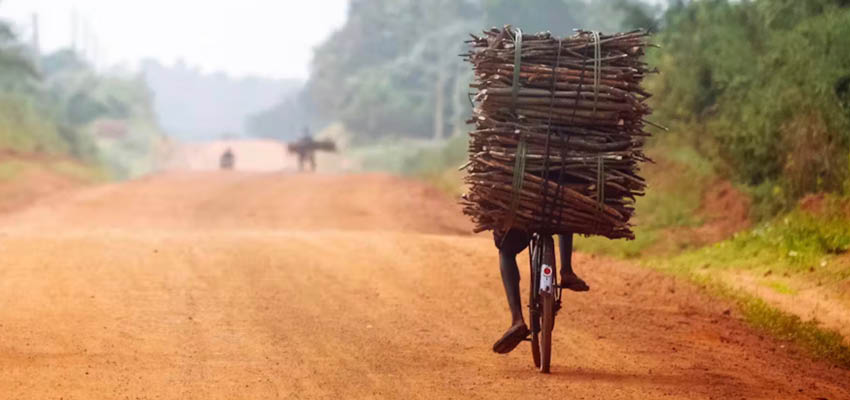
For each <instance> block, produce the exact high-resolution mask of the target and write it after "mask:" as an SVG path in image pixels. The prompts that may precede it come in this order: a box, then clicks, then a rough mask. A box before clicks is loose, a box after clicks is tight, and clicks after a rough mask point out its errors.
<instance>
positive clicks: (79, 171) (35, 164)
mask: <svg viewBox="0 0 850 400" xmlns="http://www.w3.org/2000/svg"><path fill="white" fill-rule="evenodd" d="M39 168H41V169H43V170H47V171H50V172H52V173H55V174H57V175H61V176H64V177H68V178H71V179H73V180H75V181H79V182H81V183H96V182H103V181H106V180H108V179H109V176H108V173H107V172H106V171H105V170H104V169H103V168H97V167H94V166H91V165H87V164H83V163H80V162H77V161H73V160H70V159H67V158H62V157H57V158H49V157H46V158H44V159H24V158H21V159H6V160H0V182H8V181H12V180H15V179H18V178H19V177H21V176H23V175H25V174H26V173H27V171H32V170H36V169H39Z"/></svg>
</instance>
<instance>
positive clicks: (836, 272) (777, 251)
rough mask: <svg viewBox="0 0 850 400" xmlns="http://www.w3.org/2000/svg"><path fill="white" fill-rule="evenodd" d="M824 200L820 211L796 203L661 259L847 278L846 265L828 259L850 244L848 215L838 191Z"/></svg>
mask: <svg viewBox="0 0 850 400" xmlns="http://www.w3.org/2000/svg"><path fill="white" fill-rule="evenodd" d="M825 203H827V204H825V205H824V209H823V210H822V211H821V212H818V213H813V212H809V211H806V210H802V209H799V208H798V209H796V210H794V211H792V212H791V213H789V214H787V215H785V216H781V217H778V218H775V219H773V220H770V221H767V222H764V223H762V224H760V225H758V226H757V227H755V228H754V229H751V230H748V231H744V232H739V233H737V234H735V235H734V236H733V237H732V238H730V239H728V240H725V241H723V242H720V243H717V244H714V245H711V246H706V247H703V248H700V249H697V250H693V251H688V252H684V253H682V254H679V255H676V256H673V257H670V258H666V259H665V260H666V261H665V264H666V265H668V266H669V268H673V269H677V270H682V271H688V272H693V271H698V270H702V271H704V272H706V270H712V271H721V270H730V269H734V270H745V271H751V272H753V273H757V274H762V275H770V274H782V275H787V276H795V277H798V278H799V277H801V276H802V277H805V279H806V280H816V281H820V282H822V283H830V282H836V281H843V280H846V279H850V268H848V267H847V266H844V265H841V263H835V262H832V261H833V260H834V259H835V258H837V257H838V256H839V255H841V254H843V253H845V252H847V251H848V250H850V215H848V214H847V213H846V211H845V210H843V208H844V206H842V205H841V203H842V201H841V200H840V199H839V198H837V197H831V198H828V199H826V201H825ZM774 288H775V289H778V290H777V291H780V292H782V291H789V290H786V289H781V288H777V287H774Z"/></svg>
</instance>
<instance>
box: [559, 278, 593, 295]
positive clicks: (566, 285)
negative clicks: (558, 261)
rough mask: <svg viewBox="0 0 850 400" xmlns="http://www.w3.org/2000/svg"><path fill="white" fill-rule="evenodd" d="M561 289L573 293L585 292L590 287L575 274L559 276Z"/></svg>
mask: <svg viewBox="0 0 850 400" xmlns="http://www.w3.org/2000/svg"><path fill="white" fill-rule="evenodd" d="M561 288H563V289H567V290H572V291H574V292H586V291H588V290H590V286H587V283H585V282H584V280H582V279H581V278H579V277H578V275H576V274H561Z"/></svg>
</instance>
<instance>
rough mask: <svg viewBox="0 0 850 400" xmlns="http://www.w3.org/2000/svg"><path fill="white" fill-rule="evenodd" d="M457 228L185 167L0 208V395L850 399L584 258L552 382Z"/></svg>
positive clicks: (483, 259)
mask: <svg viewBox="0 0 850 400" xmlns="http://www.w3.org/2000/svg"><path fill="white" fill-rule="evenodd" d="M470 228H471V224H470V223H469V222H468V221H467V220H466V219H465V218H464V217H463V216H462V215H461V214H460V212H459V210H458V208H457V206H456V205H455V204H454V203H453V201H452V200H450V199H447V198H445V197H442V195H441V194H440V193H439V192H437V191H435V190H433V189H431V188H429V187H427V186H425V185H423V184H420V183H417V182H410V181H406V180H403V179H399V178H394V177H389V176H385V175H295V174H285V173H238V172H236V173H225V172H208V173H201V172H197V173H179V174H168V175H161V176H155V177H151V178H148V179H144V180H139V181H134V182H128V183H122V184H113V185H104V186H100V187H94V188H90V189H86V190H82V191H79V192H76V193H74V194H73V195H71V196H65V197H64V198H62V199H56V198H52V199H47V200H45V201H42V202H40V203H38V204H36V205H34V206H32V207H30V208H28V209H27V210H24V211H22V212H17V213H14V214H12V215H8V216H5V217H2V218H0V265H1V266H2V267H0V393H2V396H0V397H3V398H11V399H17V398H20V399H42V398H43V399H60V398H61V399H91V398H115V399H124V398H129V399H219V398H220V399H233V398H244V399H248V398H429V399H430V398H462V399H469V398H482V399H517V398H532V399H533V398H552V397H564V398H574V399H659V398H672V399H740V398H746V399H808V400H811V399H816V398H827V399H848V398H850V389H848V382H850V371H847V370H843V369H839V368H835V367H832V366H830V365H829V364H827V363H824V362H819V361H813V360H811V359H809V358H807V357H806V356H805V355H802V354H801V353H800V352H799V351H797V350H796V349H795V348H794V347H793V346H790V345H788V344H786V343H781V342H778V341H775V340H773V339H770V338H765V337H762V336H760V335H759V334H758V333H755V332H753V331H751V330H750V329H748V328H747V327H745V326H744V325H743V323H742V322H740V321H739V320H738V319H737V318H736V317H735V313H734V312H732V313H729V312H727V310H728V308H729V305H726V304H723V303H722V302H719V301H717V300H716V299H711V298H708V297H706V296H704V295H703V294H702V292H701V291H700V290H699V289H697V288H694V287H693V286H691V285H689V284H686V283H683V282H680V281H677V280H675V279H672V278H669V277H665V276H662V275H659V274H658V273H655V272H652V271H648V270H645V269H641V268H639V267H636V266H633V265H631V264H628V263H625V262H618V261H612V260H609V259H605V258H598V257H591V256H586V255H578V256H577V260H576V263H575V265H576V268H577V270H578V271H579V272H580V273H583V275H584V276H585V278H586V279H587V280H588V282H589V284H590V285H591V286H592V287H593V290H592V291H591V292H589V293H587V294H572V293H570V294H567V295H566V298H565V304H564V310H563V311H562V312H561V314H560V315H559V319H558V321H557V324H556V328H555V340H554V359H553V366H552V370H553V374H552V375H541V374H539V373H537V372H535V371H534V370H533V368H532V365H531V357H530V354H529V351H528V349H527V345H523V346H521V347H520V348H519V349H518V350H517V351H515V352H514V353H512V354H510V355H507V356H499V355H495V354H493V353H492V352H491V351H490V347H491V345H492V342H493V341H494V340H495V339H496V338H498V337H499V336H500V335H501V333H502V330H503V329H504V328H506V327H507V324H508V320H509V318H508V312H507V306H506V304H505V300H504V294H503V290H502V288H501V283H500V280H499V272H498V267H497V257H496V252H495V250H494V248H493V245H492V240H491V239H490V238H489V237H486V236H470V235H466V234H464V232H468V231H469V230H470ZM520 262H521V265H527V258H525V256H522V257H521V260H520ZM523 283H525V282H523Z"/></svg>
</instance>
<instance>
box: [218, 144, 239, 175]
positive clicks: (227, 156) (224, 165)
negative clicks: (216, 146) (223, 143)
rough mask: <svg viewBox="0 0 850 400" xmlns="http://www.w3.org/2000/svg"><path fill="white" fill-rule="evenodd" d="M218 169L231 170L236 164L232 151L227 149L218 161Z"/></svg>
mask: <svg viewBox="0 0 850 400" xmlns="http://www.w3.org/2000/svg"><path fill="white" fill-rule="evenodd" d="M218 164H219V167H220V168H221V169H224V170H230V169H233V167H234V166H235V164H236V156H235V155H233V150H231V149H230V148H228V149H227V150H226V151H225V152H224V153H223V154H222V155H221V158H220V159H219V161H218Z"/></svg>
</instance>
